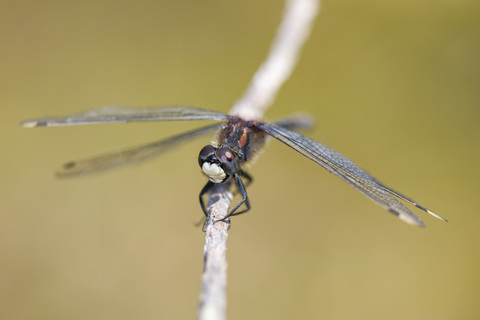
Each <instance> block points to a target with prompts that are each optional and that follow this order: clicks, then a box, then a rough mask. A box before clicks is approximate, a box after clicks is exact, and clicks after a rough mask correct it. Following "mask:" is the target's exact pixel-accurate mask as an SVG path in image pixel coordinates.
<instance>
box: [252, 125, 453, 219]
mask: <svg viewBox="0 0 480 320" xmlns="http://www.w3.org/2000/svg"><path fill="white" fill-rule="evenodd" d="M257 126H258V128H260V129H261V130H263V131H265V132H266V133H268V134H269V135H270V136H272V137H274V138H275V139H277V140H279V141H281V142H283V143H285V144H286V145H288V146H289V147H291V148H292V149H294V150H295V151H298V152H299V153H301V154H302V155H304V156H305V157H307V158H309V159H310V160H312V161H314V162H316V163H318V164H319V165H321V166H322V167H324V168H325V169H327V170H328V171H330V172H331V173H333V174H335V175H337V176H338V177H340V178H342V179H343V180H344V181H346V182H348V183H349V184H351V185H353V186H354V187H355V188H357V189H358V190H359V191H360V192H362V193H363V194H364V195H366V196H367V197H368V198H370V199H371V200H373V201H375V202H376V203H377V204H379V205H380V206H382V207H383V208H385V209H387V210H388V211H390V212H391V213H393V214H395V215H396V216H398V217H399V218H400V219H401V220H403V221H405V222H407V223H409V224H413V225H417V226H421V227H424V226H425V224H424V223H423V221H422V220H421V219H420V218H419V217H417V216H416V215H415V214H414V213H413V212H411V211H410V210H409V209H408V208H407V207H405V206H404V205H403V204H402V203H400V202H399V201H398V200H397V199H395V198H394V197H393V196H392V195H395V196H397V197H399V198H401V199H403V200H405V201H407V202H410V203H411V204H413V205H414V206H416V207H417V208H419V209H421V210H424V211H426V212H428V213H430V214H432V215H433V216H435V217H437V218H439V219H441V220H445V219H443V218H442V217H440V216H438V215H436V214H434V213H433V212H432V211H430V210H428V209H426V208H424V207H422V206H420V205H419V204H417V203H416V202H414V201H412V200H410V199H409V198H407V197H405V196H403V195H401V194H399V193H398V192H396V191H393V190H392V189H389V188H387V187H386V186H384V185H383V184H381V183H380V182H378V181H376V180H375V179H374V178H373V177H371V176H370V175H369V174H368V173H366V172H365V171H364V170H362V169H361V168H359V167H358V166H357V165H356V164H355V163H354V162H353V161H352V160H350V159H348V158H347V157H346V156H344V155H343V154H341V153H340V152H338V151H336V150H333V149H332V148H330V147H328V146H326V145H324V144H323V143H320V142H318V141H315V140H313V139H310V138H308V137H306V136H304V135H302V134H300V133H297V132H294V131H291V130H289V129H287V128H284V127H281V126H279V125H275V124H263V123H258V125H257ZM445 221H446V220H445Z"/></svg>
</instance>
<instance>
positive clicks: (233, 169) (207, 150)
mask: <svg viewBox="0 0 480 320" xmlns="http://www.w3.org/2000/svg"><path fill="white" fill-rule="evenodd" d="M198 164H199V165H200V167H201V168H202V171H203V173H204V174H205V175H206V176H207V177H208V179H210V181H211V182H213V183H223V182H225V181H226V180H227V179H228V177H231V176H233V175H235V174H237V172H238V170H239V169H240V166H239V163H238V158H237V155H236V154H235V152H233V151H232V150H231V149H229V148H215V147H214V146H211V145H209V146H205V147H204V148H203V149H202V150H201V151H200V154H199V155H198Z"/></svg>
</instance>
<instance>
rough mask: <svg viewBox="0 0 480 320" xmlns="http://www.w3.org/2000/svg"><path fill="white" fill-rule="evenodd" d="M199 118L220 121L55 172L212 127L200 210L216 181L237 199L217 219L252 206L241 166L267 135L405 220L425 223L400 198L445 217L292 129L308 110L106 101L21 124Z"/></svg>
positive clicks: (125, 159)
mask: <svg viewBox="0 0 480 320" xmlns="http://www.w3.org/2000/svg"><path fill="white" fill-rule="evenodd" d="M200 120H204V121H220V122H217V123H215V124H211V125H208V126H204V127H201V128H197V129H194V130H192V131H188V132H185V133H182V134H180V135H176V136H173V137H170V138H167V139H162V140H160V141H156V142H153V143H148V144H144V145H140V146H136V147H132V148H129V149H126V150H122V151H119V152H113V153H108V154H104V155H100V156H96V157H92V158H87V159H84V160H79V161H72V162H68V163H66V164H65V165H64V166H63V167H61V168H60V169H59V170H58V171H57V175H58V176H60V177H68V176H75V175H80V174H86V173H93V172H97V171H101V170H105V169H109V168H113V167H118V166H123V165H127V164H134V163H139V162H142V161H145V160H149V159H152V158H154V157H157V156H160V155H162V154H163V153H165V152H166V151H169V150H171V149H173V148H174V147H176V146H178V145H179V144H181V143H182V142H187V141H190V140H191V139H193V138H196V137H199V136H202V135H205V134H207V133H212V132H213V131H217V134H216V140H215V141H214V142H213V143H212V144H210V145H206V146H205V147H203V148H202V149H201V151H200V153H199V155H198V164H199V166H200V168H201V170H202V172H203V174H204V175H205V176H206V177H207V178H208V182H207V183H206V185H205V186H204V187H203V189H202V190H201V191H200V194H199V200H200V206H201V208H202V211H203V213H204V214H205V216H206V219H208V218H209V216H208V212H207V207H206V205H205V202H204V200H203V198H204V195H205V194H208V192H209V191H210V190H211V189H212V188H213V187H214V185H215V184H219V183H233V185H235V186H236V189H237V191H238V193H239V195H240V196H241V200H240V201H239V202H238V203H237V204H236V205H234V206H233V208H231V209H230V210H229V212H228V214H227V215H226V216H225V217H224V218H222V219H220V220H223V221H227V220H228V221H230V220H229V218H230V217H231V216H234V215H238V214H241V213H245V212H247V211H249V210H250V208H251V205H250V201H249V199H248V195H247V191H246V187H247V186H248V185H249V184H250V183H251V182H252V177H251V176H250V175H249V174H248V173H247V172H246V171H245V170H244V169H243V166H244V164H245V163H247V162H251V161H252V159H253V158H255V155H257V154H258V151H259V150H260V149H261V148H262V147H263V146H264V145H265V143H266V141H267V139H269V138H270V137H271V138H274V139H276V140H278V141H280V142H282V143H284V144H285V145H287V146H288V147H290V148H292V149H293V150H295V151H297V152H298V153H300V154H301V155H303V156H304V157H306V158H308V159H310V160H312V161H313V162H315V163H317V164H318V165H320V166H321V167H323V168H324V169H326V170H327V171H329V172H331V173H333V174H334V175H336V176H337V177H339V178H341V179H342V180H344V181H345V182H347V183H348V184H350V185H351V186H353V187H354V188H356V189H357V190H359V191H360V192H361V193H363V194H364V195H365V196H367V197H368V198H369V199H371V200H373V201H374V202H375V203H377V204H378V205H380V206H381V207H383V208H385V209H386V210H388V211H389V212H391V213H392V214H394V215H395V216H397V217H398V218H399V219H400V220H402V221H404V222H406V223H408V224H411V225H415V226H421V227H424V226H425V223H424V222H423V221H422V220H421V219H420V218H419V217H418V216H417V215H415V214H414V213H413V212H412V211H410V209H408V208H407V207H406V206H405V205H404V204H402V203H401V202H400V201H399V200H403V201H405V202H407V203H410V204H412V205H413V206H415V207H417V208H419V209H420V210H423V211H425V212H426V213H428V214H430V215H432V216H434V217H436V218H438V219H440V220H443V221H447V220H446V219H444V218H442V217H441V216H439V215H437V214H435V213H434V212H432V211H431V210H429V209H427V208H425V207H423V206H422V205H420V204H418V203H417V202H415V201H413V200H412V199H410V198H408V197H406V196H404V195H402V194H401V193H399V192H397V191H394V190H393V189H391V188H389V187H387V186H385V185H384V184H383V183H381V182H379V181H378V180H377V179H375V178H373V177H372V176H371V175H370V174H368V173H367V172H366V171H364V170H363V169H361V168H360V167H359V166H357V165H356V164H355V163H354V162H353V161H352V160H350V159H349V158H347V157H346V156H344V155H343V154H341V153H340V152H338V151H336V150H334V149H332V148H330V147H328V146H326V145H325V144H323V143H321V142H318V141H316V140H314V139H311V138H309V137H307V136H305V135H303V134H301V133H299V132H297V131H298V130H301V129H305V128H307V127H309V126H310V125H311V120H310V118H309V117H307V116H300V115H295V116H292V117H289V118H285V119H282V120H279V121H277V122H273V123H267V122H263V121H253V120H244V119H242V118H240V117H238V116H234V115H229V114H226V113H223V112H218V111H212V110H207V109H201V108H196V107H187V106H167V107H150V108H132V107H122V106H106V107H103V108H99V109H94V110H91V111H87V112H84V113H79V114H75V115H70V116H66V117H57V118H44V119H35V120H29V121H25V122H23V123H22V125H23V126H24V127H50V126H71V125H87V124H88V125H89V124H101V123H129V122H150V121H200ZM244 181H245V182H244ZM242 205H243V207H242ZM241 208H243V209H241Z"/></svg>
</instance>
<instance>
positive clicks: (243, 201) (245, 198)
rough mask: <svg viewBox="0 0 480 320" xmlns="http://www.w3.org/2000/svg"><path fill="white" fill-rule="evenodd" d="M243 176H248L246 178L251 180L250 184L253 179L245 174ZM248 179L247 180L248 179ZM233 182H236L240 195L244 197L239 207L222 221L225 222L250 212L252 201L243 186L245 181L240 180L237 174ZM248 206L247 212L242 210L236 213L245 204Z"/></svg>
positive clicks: (238, 204)
mask: <svg viewBox="0 0 480 320" xmlns="http://www.w3.org/2000/svg"><path fill="white" fill-rule="evenodd" d="M243 174H245V175H246V177H248V178H250V179H249V182H250V181H251V177H250V176H249V175H248V174H247V173H245V172H243ZM248 178H247V179H248ZM233 180H234V181H235V184H236V185H237V189H238V192H240V195H241V196H242V200H240V202H239V203H237V205H236V206H235V207H234V208H233V209H232V210H230V212H229V213H228V214H227V215H226V216H225V218H223V219H221V221H225V220H226V219H228V218H229V217H230V216H236V215H239V214H242V213H245V212H247V211H248V210H250V201H249V200H248V196H247V190H246V189H245V185H244V184H243V181H242V179H241V178H240V176H239V174H237V173H236V174H235V175H234V176H233ZM244 203H245V205H246V206H247V208H246V209H245V210H242V211H239V212H235V211H237V209H238V208H240V206H241V205H242V204H244Z"/></svg>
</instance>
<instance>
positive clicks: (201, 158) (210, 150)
mask: <svg viewBox="0 0 480 320" xmlns="http://www.w3.org/2000/svg"><path fill="white" fill-rule="evenodd" d="M212 155H215V147H214V146H211V145H208V146H205V147H203V148H202V150H200V153H199V155H198V164H200V166H202V165H203V163H204V162H205V161H207V158H208V157H211V156H212Z"/></svg>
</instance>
